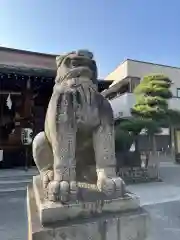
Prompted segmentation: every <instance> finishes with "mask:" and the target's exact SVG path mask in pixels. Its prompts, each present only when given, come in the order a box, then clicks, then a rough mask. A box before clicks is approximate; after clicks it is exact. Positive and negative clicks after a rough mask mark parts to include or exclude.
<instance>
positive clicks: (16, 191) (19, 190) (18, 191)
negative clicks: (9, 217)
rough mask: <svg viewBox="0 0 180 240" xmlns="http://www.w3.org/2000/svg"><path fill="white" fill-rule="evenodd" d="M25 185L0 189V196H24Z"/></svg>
mask: <svg viewBox="0 0 180 240" xmlns="http://www.w3.org/2000/svg"><path fill="white" fill-rule="evenodd" d="M26 190H27V187H16V188H7V189H0V197H1V198H2V197H7V196H10V197H12V196H15V197H26Z"/></svg>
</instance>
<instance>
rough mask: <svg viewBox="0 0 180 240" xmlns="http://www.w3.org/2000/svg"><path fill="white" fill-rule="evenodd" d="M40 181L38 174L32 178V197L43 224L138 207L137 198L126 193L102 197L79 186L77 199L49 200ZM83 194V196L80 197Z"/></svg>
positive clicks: (96, 192)
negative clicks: (67, 200)
mask: <svg viewBox="0 0 180 240" xmlns="http://www.w3.org/2000/svg"><path fill="white" fill-rule="evenodd" d="M40 183H41V181H40V178H39V176H36V177H34V178H33V191H34V197H35V201H36V205H37V209H38V213H39V218H40V221H41V223H42V224H43V225H46V224H50V223H54V222H57V221H67V220H72V219H75V218H76V219H77V218H80V217H81V218H89V217H92V216H98V215H99V214H102V213H109V212H111V213H112V212H114V213H115V212H120V211H121V212H122V211H126V210H131V209H138V208H139V205H140V201H139V198H137V197H136V196H134V195H132V194H130V193H126V194H125V196H124V197H121V198H120V197H116V198H113V199H108V198H104V196H102V195H101V193H99V192H98V191H95V190H94V189H93V190H92V189H87V188H83V189H82V188H80V191H81V194H80V195H81V197H77V201H74V202H69V203H66V204H61V203H60V202H50V201H48V200H46V199H44V195H43V191H42V186H41V184H40ZM82 195H84V197H82Z"/></svg>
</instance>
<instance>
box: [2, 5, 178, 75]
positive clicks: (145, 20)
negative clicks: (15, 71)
mask: <svg viewBox="0 0 180 240" xmlns="http://www.w3.org/2000/svg"><path fill="white" fill-rule="evenodd" d="M0 45H2V46H7V47H12V48H20V49H26V50H32V51H39V52H46V53H62V52H67V51H71V50H74V49H79V48H83V49H84V48H86V49H89V50H91V51H93V52H94V54H95V57H96V59H97V63H98V66H99V77H101V78H102V77H104V76H106V75H107V74H108V73H109V72H111V71H112V70H113V69H114V68H115V67H116V66H117V65H118V64H120V62H122V61H123V60H124V59H126V58H133V59H138V60H143V61H151V62H156V63H161V64H167V65H174V66H180V1H179V0H171V1H169V0H0Z"/></svg>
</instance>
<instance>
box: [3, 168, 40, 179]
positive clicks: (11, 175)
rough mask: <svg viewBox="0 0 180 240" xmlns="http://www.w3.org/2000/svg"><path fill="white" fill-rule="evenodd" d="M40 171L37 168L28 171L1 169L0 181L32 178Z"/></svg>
mask: <svg viewBox="0 0 180 240" xmlns="http://www.w3.org/2000/svg"><path fill="white" fill-rule="evenodd" d="M37 174H38V171H37V170H36V169H32V170H31V169H30V170H28V171H24V170H16V169H11V170H2V169H1V170H0V181H7V180H11V181H21V180H26V179H28V180H32V178H33V176H35V175H37Z"/></svg>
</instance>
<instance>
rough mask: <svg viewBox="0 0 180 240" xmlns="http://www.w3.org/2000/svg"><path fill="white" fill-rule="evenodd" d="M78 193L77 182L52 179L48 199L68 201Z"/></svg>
mask: <svg viewBox="0 0 180 240" xmlns="http://www.w3.org/2000/svg"><path fill="white" fill-rule="evenodd" d="M76 195H77V184H76V182H68V181H55V180H53V181H51V182H49V184H48V199H49V200H50V201H53V202H57V201H60V202H62V203H67V202H69V201H70V200H71V199H74V197H76Z"/></svg>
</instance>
